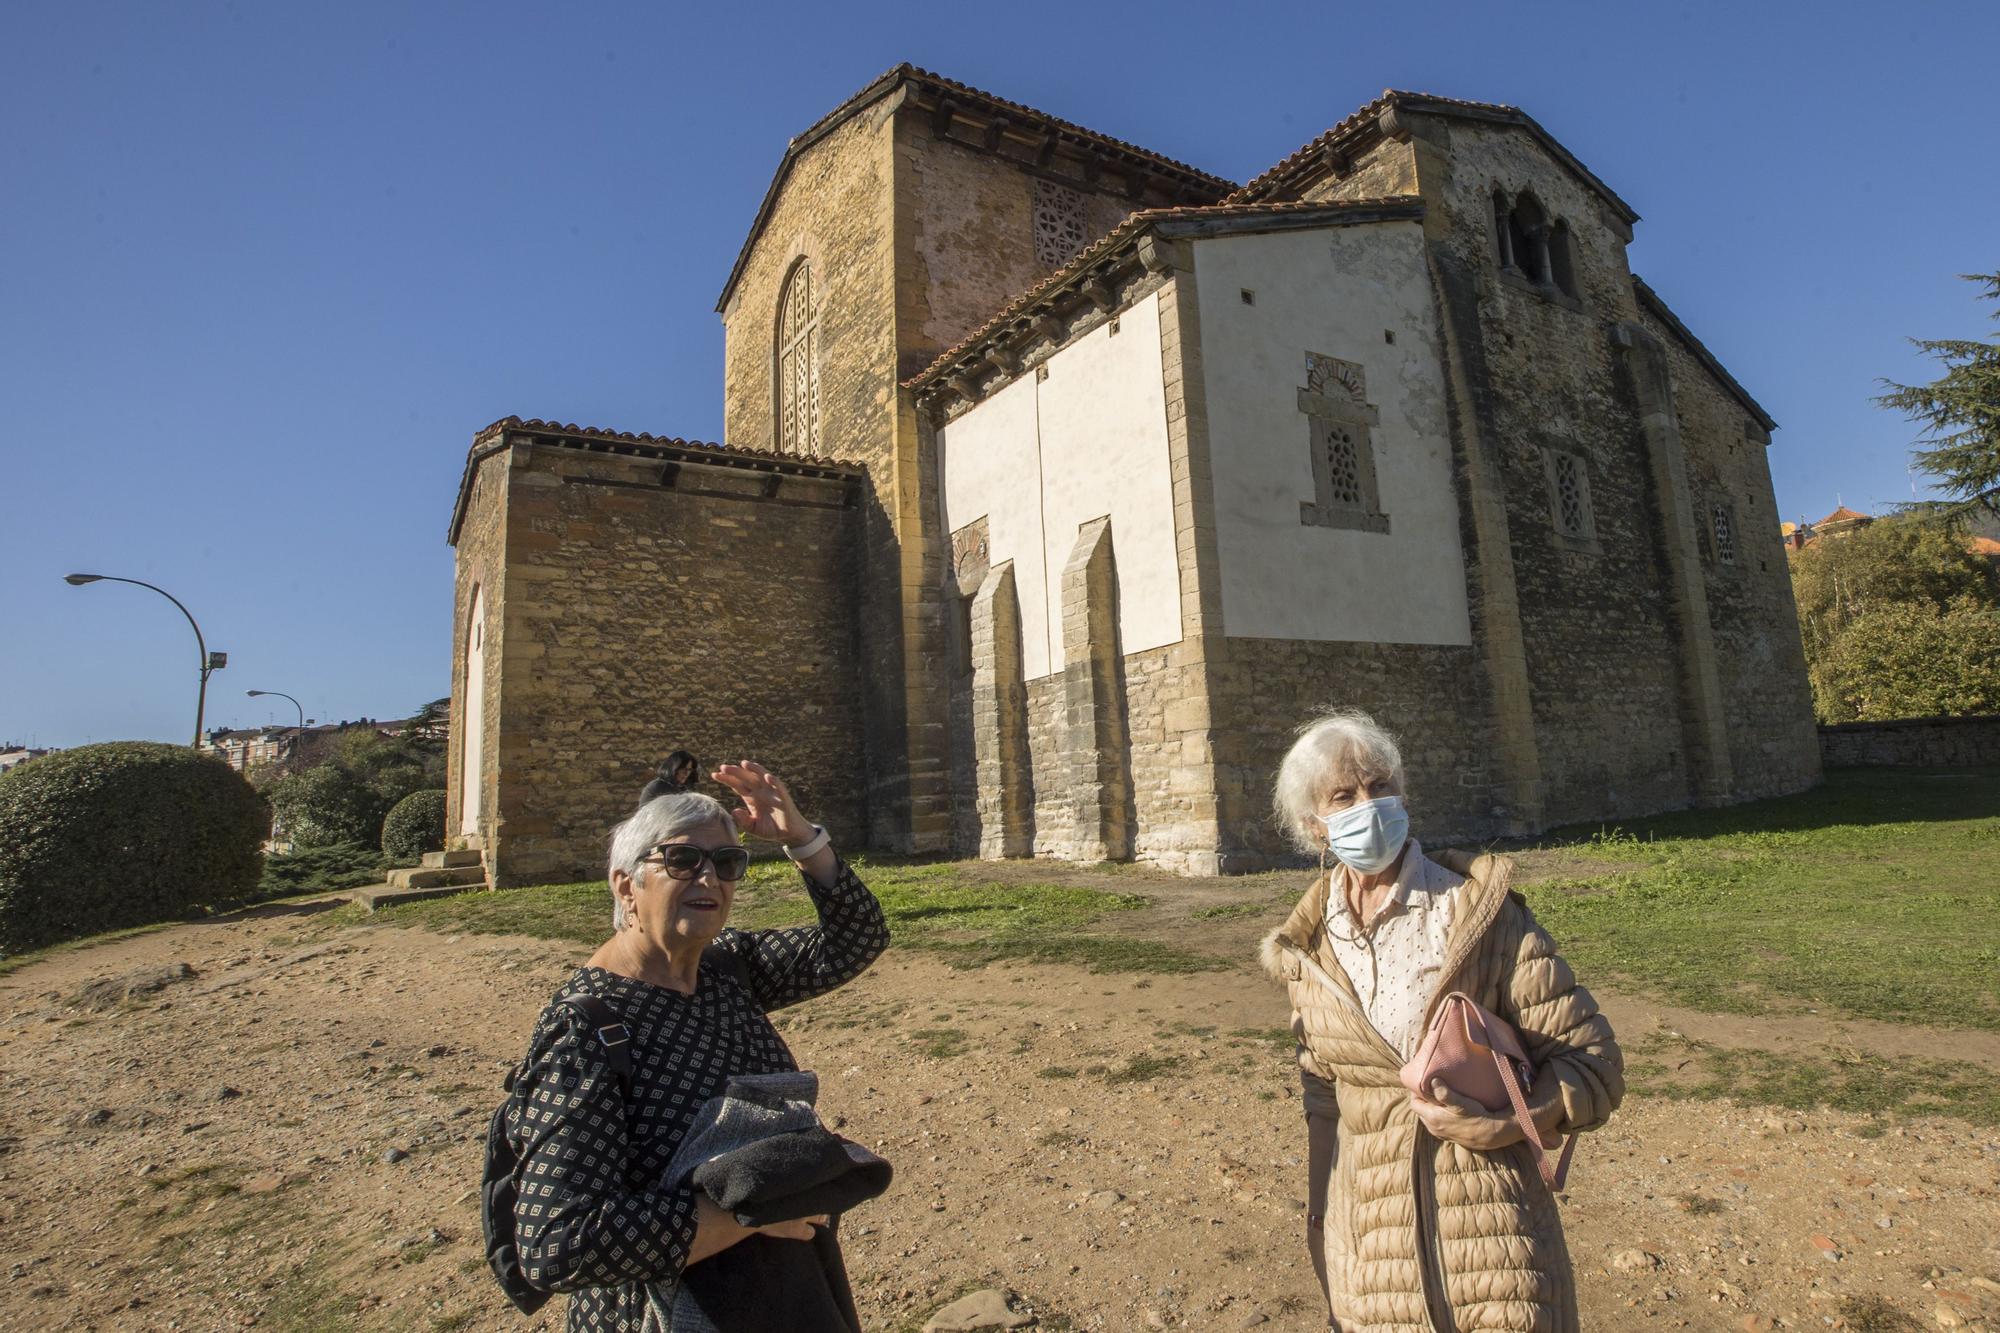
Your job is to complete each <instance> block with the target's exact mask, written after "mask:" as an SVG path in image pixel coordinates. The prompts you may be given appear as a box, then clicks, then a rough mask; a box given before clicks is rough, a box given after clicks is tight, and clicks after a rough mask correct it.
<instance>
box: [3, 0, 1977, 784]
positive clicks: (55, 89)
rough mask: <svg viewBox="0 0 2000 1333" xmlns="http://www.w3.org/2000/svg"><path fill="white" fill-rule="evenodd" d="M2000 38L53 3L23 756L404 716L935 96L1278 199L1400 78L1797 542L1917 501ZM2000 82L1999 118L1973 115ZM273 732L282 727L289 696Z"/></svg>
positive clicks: (1506, 20) (29, 154)
mask: <svg viewBox="0 0 2000 1333" xmlns="http://www.w3.org/2000/svg"><path fill="white" fill-rule="evenodd" d="M1996 39H2000V6H1994V5H1992V4H1990V3H1960V4H1932V3H1921V2H1919V3H1908V4H1903V5H1899V6H1883V5H1871V6H1867V7H1865V8H1864V7H1863V6H1861V5H1858V4H1854V5H1842V4H1786V3H1770V4H1757V5H1742V4H1708V3H1700V4H1648V5H1644V6H1637V5H1617V4H1604V3H1596V4H1589V5H1583V4H1574V5H1571V4H1564V5H1547V4H1511V5H1496V4H1492V3H1486V4H1479V5H1472V4H1463V5H1462V4H1457V3H1433V4H1430V5H1424V6H1383V5H1373V4H1370V5H1341V4H1327V3H1324V2H1323V0H1322V3H1318V4H1252V5H1248V6H1244V7H1239V8H1238V9H1236V10H1234V11H1231V10H1230V9H1228V8H1227V7H1224V6H1218V5H1214V4H1212V3H1205V4H1173V3H1156V4H1150V5H1147V6H1144V7H1132V6H1128V5H1117V6H1110V5H1105V6H1091V5H1078V4H1070V5H1064V6H1060V7H1049V6H1026V5H1023V6H1000V7H995V6H969V5H937V4H926V5H914V4H912V5H872V6H871V5H866V4H844V5H838V6H830V5H824V4H815V5H798V6H791V5H756V4H743V5H733V6H715V5H704V6H688V5H680V4H652V5H642V4H622V3H601V4H593V5H587V6H556V5H549V4H540V5H536V4H524V3H512V2H511V0H493V2H491V3H483V4H478V5H471V4H465V5H446V4H402V5H380V4H366V3H347V4H342V5H338V6H335V5H320V6H306V5H302V4H287V3H255V4H253V3H237V4H221V5H217V4H202V3H182V4H174V5H151V4H146V5H142V4H136V3H135V4H99V3H91V2H90V0H64V2H63V3H49V2H48V0H14V3H12V4H9V5H7V6H5V7H4V10H0V49H5V50H6V51H7V52H8V53H9V55H10V56H11V57H12V58H11V59H10V60H9V62H8V65H9V80H8V89H7V95H6V103H7V109H6V113H5V115H4V116H0V172H4V179H5V180H6V181H7V184H8V187H9V188H8V191H7V202H6V206H5V208H4V209H0V253H4V255H5V256H6V262H5V263H4V265H0V403H4V407H5V411H6V417H7V423H6V429H5V433H4V436H3V437H0V438H3V439H4V443H0V449H4V450H5V455H6V456H5V459H4V467H0V488H4V489H0V627H4V628H3V629H0V634H4V643H5V645H6V646H5V648H4V649H0V741H8V740H30V739H33V740H35V741H38V742H39V743H40V744H44V745H74V744H79V743H82V742H84V741H86V740H90V739H97V740H106V739H120V738H146V739H159V740H183V739H185V738H186V737H187V736H188V734H189V732H190V730H191V728H192V722H193V717H192V711H193V698H192V696H193V692H194V679H193V676H194V672H193V665H194V648H193V644H192V642H191V639H192V636H191V635H189V634H188V631H187V626H186V624H185V622H183V621H182V620H181V619H180V617H179V615H178V614H177V613H176V612H175V611H174V609H173V608H172V607H171V606H170V605H168V604H167V603H166V602H165V601H163V600H161V599H159V598H157V597H155V596H153V595H152V594H151V593H148V592H145V591H143V590H141V589H136V588H129V587H122V586H118V585H111V584H99V585H96V586H93V587H88V588H70V587H68V586H66V585H64V584H63V583H62V582H61V576H62V575H63V574H64V573H66V572H69V571H71V570H76V569H85V570H94V571H98V572H103V573H110V574H122V575H126V576H129V577H133V578H140V579H145V580H148V581H150V582H154V583H158V584H161V585H162V586H164V587H167V588H168V589H170V590H172V591H173V592H174V593H175V594H176V595H178V596H179V597H181V599H182V600H183V601H185V602H187V603H188V604H189V606H190V607H191V608H192V609H193V610H194V612H195V614H196V616H197V617H199V618H200V620H201V622H202V625H203V628H204V630H205V631H206V632H207V635H208V641H209V644H210V646H211V647H213V648H219V649H223V650H226V651H228V652H229V654H230V665H229V667H228V668H227V669H226V670H224V671H222V672H221V673H219V674H218V675H217V676H216V678H215V681H214V683H213V688H212V689H211V697H210V709H209V714H208V717H209V722H210V724H211V725H218V724H227V725H251V724H254V723H259V722H263V721H267V720H275V721H286V720H289V719H290V718H291V717H292V711H291V707H290V705H288V704H285V703H284V702H283V701H282V700H273V701H265V700H251V699H247V698H245V697H244V691H245V690H247V689H253V688H254V689H268V690H284V691H286V692H288V693H291V694H295V695H297V696H298V697H299V698H300V699H301V700H303V701H304V703H305V706H306V709H307V711H308V712H309V713H310V714H311V715H312V716H314V717H318V718H327V719H331V718H340V717H357V716H361V715H364V714H365V715H368V716H395V715H398V714H400V713H403V712H407V711H408V710H410V709H412V708H414V707H415V706H416V705H418V704H419V703H421V702H423V701H424V700H426V699H430V698H433V697H436V696H438V695H442V694H443V693H445V692H446V689H447V687H448V677H449V667H450V642H449V638H450V604H451V570H452V566H451V551H450V548H449V547H447V546H446V545H445V541H444V534H445V525H446V520H447V518H448V516H449V512H450V507H451V501H452V496H453V492H454V488H455V486H456V482H457V477H458V473H459V467H460V464H461V462H462V461H463V458H464V453H465V447H466V444H467V442H468V440H469V439H470V437H471V435H472V433H473V432H474V431H475V430H477V429H478V428H479V427H481V426H483V425H485V424H486V423H487V422H489V421H492V420H494V419H496V418H498V417H501V416H505V415H507V414H509V413H519V414H521V415H523V416H542V417H549V418H555V419H560V420H566V421H576V422H580V423H585V424H591V425H600V426H608V427H613V428H618V429H624V430H646V431H652V432H654V433H660V434H678V435H685V436H689V437H696V438H714V437H715V436H716V435H717V433H718V432H719V431H720V428H721V416H722V410H721V370H722V347H721V325H720V321H719V319H718V318H717V316H716V315H715V314H714V313H713V307H714V303H715V298H716V295H717V293H718V291H719V290H720V288H721V286H722V282H723V280H724V278H725V277H726V275H727V273H728V269H729V264H730V261H731V259H732V258H733V256H734V253H735V250H736V247H737V245H738V244H739V242H740V241H741V239H742V235H743V232H744V230H745V228H746V227H747V225H748V223H749V221H750V218H751V216H752V215H753V214H754V212H755V210H756V207H757V202H758V200H759V198H760V197H761V195H762V193H763V190H764V188H765V186H766V185H767V184H768V182H769V180H770V175H771V172H772V170H773V168H774V167H775V166H776V164H777V161H778V158H779V156H780V155H781V154H782V152H783V151H784V146H785V141H786V139H787V138H788V137H790V136H791V135H793V134H795V133H797V132H798V131H800V130H802V129H804V128H805V127H806V126H807V125H809V124H811V123H812V122H813V121H814V120H815V119H817V118H818V117H819V116H820V115H821V114H823V113H824V112H825V111H826V110H828V109H830V108H831V107H833V106H834V105H835V104H837V103H838V102H839V101H841V100H842V99H843V98H845V97H846V96H847V95H848V94H850V93H852V92H853V91H854V90H855V89H857V88H859V87H861V86H862V85H863V84H865V83H866V82H868V81H869V80H870V79H871V78H873V77H874V76H875V75H876V74H878V73H880V72H881V71H882V70H884V69H886V68H888V67H889V66H891V65H893V64H895V63H896V62H897V61H900V60H910V61H912V62H914V63H917V64H920V65H923V66H926V67H928V68H931V69H935V70H937V71H939V72H941V73H944V74H948V75H950V76H952V77H954V78H958V79H962V80H964V81H966V82H968V83H973V84H976V85H978V86H980V87H983V88H987V89H989V90H991V91H993V92H996V93H999V94H1000V95H1002V96H1005V97H1010V98H1013V99H1015V100H1017V101H1022V102H1026V103H1028V104H1030V105H1033V106H1036V107H1039V108H1041V109H1043V110H1045V111H1048V112H1050V113H1052V114H1055V115H1059V116H1062V117H1065V118H1067V119H1071V120H1075V121H1079V122H1081V123H1083V124H1087V125H1089V126H1091V127H1092V128H1095V129H1098V130H1101V131H1103V132H1105V133H1108V134H1113V135H1117V136H1119V137H1121V138H1127V139H1131V140H1134V141H1137V142H1140V143H1143V144H1145V145H1147V146H1148V147H1150V148H1153V149H1155V150H1156V151H1159V152H1162V153H1165V154H1167V155H1169V156H1172V157H1177V158H1180V159H1182V160H1184V161H1187V162H1191V163H1193V164H1195V165H1196V166H1200V167H1203V168H1206V169H1208V170H1210V171H1213V172H1216V173H1218V174H1220V175H1224V176H1228V177H1231V178H1234V179H1238V180H1241V179H1245V178H1247V177H1249V176H1250V175H1253V174H1255V173H1256V172H1257V171H1259V170H1261V169H1262V168H1263V167H1265V166H1267V165H1269V164H1270V163H1271V162H1273V161H1275V160H1276V159H1277V158H1279V157H1281V156H1283V155H1284V154H1286V153H1288V152H1290V151H1291V150H1292V149H1293V148H1295V147H1297V146H1298V145H1299V144H1300V143H1301V142H1303V141H1304V140H1306V139H1308V138H1310V137H1311V136H1312V135H1314V134H1315V133H1317V132H1318V131H1319V130H1321V129H1323V128H1325V127H1326V126H1327V125H1329V124H1332V123H1333V122H1334V121H1336V120H1338V119H1340V118H1341V117H1342V116H1344V115H1346V114H1347V113H1348V112H1349V111H1351V110H1353V109H1354V108H1355V107H1356V106H1359V105H1360V104H1362V103H1363V102H1366V101H1367V100H1368V99H1369V98H1371V97H1373V96H1374V95H1375V94H1376V93H1377V92H1379V91H1380V90H1381V89H1382V88H1384V87H1391V86H1393V87H1401V88H1413V89H1420V90H1425V91H1431V92H1437V93H1443V94H1448V95H1452V96H1458V97H1466V98H1474V99H1478V100H1484V101H1495V102H1509V103H1513V104H1516V105H1519V106H1522V107H1524V108H1526V109H1527V110H1528V111H1529V112H1531V113H1532V114H1533V115H1534V116H1536V117H1537V118H1538V119H1539V120H1540V121H1541V122H1542V123H1543V124H1544V125H1545V126H1547V127H1548V128H1549V129H1550V130H1551V131H1552V132H1553V133H1554V134H1555V135H1556V136H1557V137H1558V138H1560V139H1561V140H1562V141H1563V142H1564V143H1565V144H1567V145H1568V146H1569V148H1570V149H1571V150H1572V151H1574V152H1575V153H1576V154H1577V155H1578V156H1579V157H1581V158H1582V159H1583V160H1584V161H1585V162H1586V163H1588V164H1589V165H1590V166H1591V167H1592V168H1593V169H1594V170H1595V171H1596V172H1597V173H1598V174H1599V175H1600V176H1602V177H1603V178H1604V179H1605V180H1607V181H1608V182H1610V184H1611V185H1612V186H1613V188H1615V189H1616V190H1618V191H1619V193H1620V194H1622V195H1623V196H1624V197H1625V198H1626V199H1627V200H1628V201H1630V202H1631V203H1632V205H1633V206H1634V207H1635V208H1637V209H1638V211H1639V212H1640V213H1641V214H1642V215H1643V216H1642V220H1641V222H1640V223H1639V226H1638V232H1637V239H1636V241H1635V242H1634V244H1633V246H1632V250H1631V256H1632V263H1633V267H1634V269H1635V270H1636V271H1637V272H1639V273H1640V274H1642V275H1643V276H1645V277H1646V278H1647V280H1648V281H1650V282H1651V283H1652V284H1653V286H1654V287H1655V288H1656V289H1657V290H1658V291H1659V292H1660V293H1661V294H1662V295H1663V296H1664V297H1666V299H1667V300H1668V301H1669V302H1670V303H1671V304H1672V305H1673V306H1674V307H1675V309H1676V311H1677V312H1678V313H1679V314H1680V315H1681V317H1682V318H1683V319H1684V320H1686V321H1687V323H1688V324H1689V325H1690V326H1691V327H1692V328H1693V329H1694V330H1695V331H1696V332H1697V333H1698V334H1699V335H1700V336H1701V337H1702V338H1703V339H1704V340H1705V341H1706V342H1707V343H1708V345H1709V346H1710V347H1711V348H1712V349H1714V351H1715V352H1716V353H1717V355H1719V356H1720V357H1721V358H1722V360H1723V361H1724V363H1725V364H1727V365H1728V366H1729V367H1730V368H1731V369H1732V370H1733V371H1734V372H1735V374H1736V376H1737V377H1738V378H1739V379H1740V380H1742V382H1743V383H1744V384H1745V385H1747V386H1748V387H1749V388H1750V390H1751V392H1752V393H1754V394H1756V395H1757V396H1758V398H1760V399H1761V400H1762V401H1763V403H1764V405H1765V406H1766V407H1767V408H1768V409H1769V410H1770V412H1771V413H1772V415H1774V416H1775V417H1776V418H1777V419H1778V421H1779V423H1780V426H1781V429H1780V431H1779V432H1778V434H1777V436H1776V439H1775V442H1774V444H1773V446H1772V450H1771V455H1770V457H1771V464H1772V472H1773V475H1774V478H1775V480H1776V484H1777V492H1778V501H1779V506H1780V509H1781V510H1782V512H1783V513H1784V514H1785V515H1786V516H1788V517H1793V516H1798V515H1805V516H1807V517H1817V516H1818V515H1820V514H1822V513H1824V512H1826V511H1827V510H1830V509H1831V508H1833V506H1834V504H1835V500H1836V497H1838V498H1840V499H1843V500H1845V501H1846V502H1847V503H1848V504H1850V505H1854V506H1856V507H1858V508H1873V507H1876V506H1880V505H1885V504H1888V503H1893V502H1895V501H1897V500H1899V499H1907V498H1908V497H1909V494H1910V484H1909V479H1908V477H1907V475H1906V473H1905V458H1906V453H1907V446H1908V443H1909V440H1910V431H1909V428H1908V426H1907V425H1906V424H1905V423H1904V422H1903V421H1902V420H1901V419H1899V418H1897V417H1895V416H1892V415H1890V414H1887V413H1884V412H1882V411H1880V410H1879V409H1877V408H1875V407H1874V406H1873V405H1872V404H1871V403H1870V401H1869V399H1870V395H1871V394H1872V393H1874V392H1875V391H1876V385H1875V380H1876V377H1878V376H1884V375H1886V376H1891V377H1894V378H1900V379H1906V380H1907V379H1911V378H1926V379H1927V378H1930V373H1929V372H1928V369H1927V365H1926V363H1924V362H1922V361H1920V360H1919V359H1917V358H1916V357H1915V356H1914V355H1913V354H1912V353H1911V351H1910V349H1909V347H1908V345H1907V344H1906V342H1905V341H1904V339H1905V337H1906V336H1908V335H1925V336H1940V337H1941V336H1947V335H1959V336H1986V335H1987V334H1989V333H1990V332H1992V330H1993V326H1992V325H1991V323H1990V322H1989V321H1988V319H1987V313H1988V310H1989V309H1990V307H1987V306H1984V305H1981V304H1979V303H1975V302H1974V301H1973V300H1972V299H1971V289H1970V287H1969V286H1968V285H1967V284H1964V283H1961V282H1958V281H1956V279H1955V277H1954V275H1955V274H1959V273H1965V272H1973V271H1980V270H1987V271H1990V270H1992V269H1995V268H2000V244H1996V240H1995V238H1996V235H2000V228H1996V222H1995V219H1996V218H2000V171H1996V170H1995V166H1996V159H1995V153H1994V149H1993V132H1994V131H1993V126H1994V120H1993V106H1992V100H1991V95H1990V89H1991V86H1992V69H1991V53H1992V51H1993V50H1994V48H1995V43H1996ZM1982 88H1986V89H1988V90H1989V91H1988V92H1987V93H1981V92H1980V89H1982ZM267 702H274V703H276V704H277V705H278V706H277V707H276V708H267V707H265V706H264V705H265V704H266V703H267Z"/></svg>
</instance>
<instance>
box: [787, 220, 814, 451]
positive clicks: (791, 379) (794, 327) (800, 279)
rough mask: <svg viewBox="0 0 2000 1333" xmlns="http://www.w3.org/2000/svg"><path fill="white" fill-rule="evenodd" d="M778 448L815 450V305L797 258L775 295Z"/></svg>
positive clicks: (804, 266) (808, 271)
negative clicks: (782, 287)
mask: <svg viewBox="0 0 2000 1333" xmlns="http://www.w3.org/2000/svg"><path fill="white" fill-rule="evenodd" d="M777 374H778V382H777V398H778V450H779V452H781V453H787V454H817V453H818V452H819V305H818V303H817V301H816V300H815V298H814V296H813V287H812V265H811V264H809V263H807V262H806V261H804V260H800V261H799V263H798V265H797V267H795V268H794V269H793V270H792V276H791V277H790V279H788V280H787V281H786V283H785V291H784V295H783V296H781V297H779V298H778V372H777Z"/></svg>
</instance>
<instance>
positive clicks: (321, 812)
mask: <svg viewBox="0 0 2000 1333" xmlns="http://www.w3.org/2000/svg"><path fill="white" fill-rule="evenodd" d="M265 794H266V795H267V796H269V797H270V798H271V809H272V810H273V811H274V812H275V813H276V815H277V820H278V828H279V830H280V832H281V833H282V834H283V835H284V836H285V837H287V838H290V839H291V841H292V846H293V847H295V848H312V847H331V846H333V845H334V844H335V843H341V842H352V843H359V844H360V845H361V846H363V847H373V846H375V845H376V844H377V843H378V842H380V840H381V836H382V814H383V811H385V810H386V809H387V808H388V807H387V805H386V804H385V803H384V802H383V800H382V798H381V797H380V796H378V795H377V794H376V793H375V792H374V791H373V790H372V789H371V788H369V787H368V786H367V785H366V784H365V783H363V782H362V781H361V780H360V779H359V778H357V777H355V776H354V775H353V774H352V773H350V772H348V771H347V770H346V769H344V768H341V767H340V766H339V765H337V764H321V765H320V766H319V767H317V768H308V769H306V770H305V771H303V772H300V773H292V774H288V775H287V776H285V777H282V778H279V779H278V780H277V781H276V782H274V783H272V784H271V786H270V787H269V789H268V790H267V791H266V792H265Z"/></svg>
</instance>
